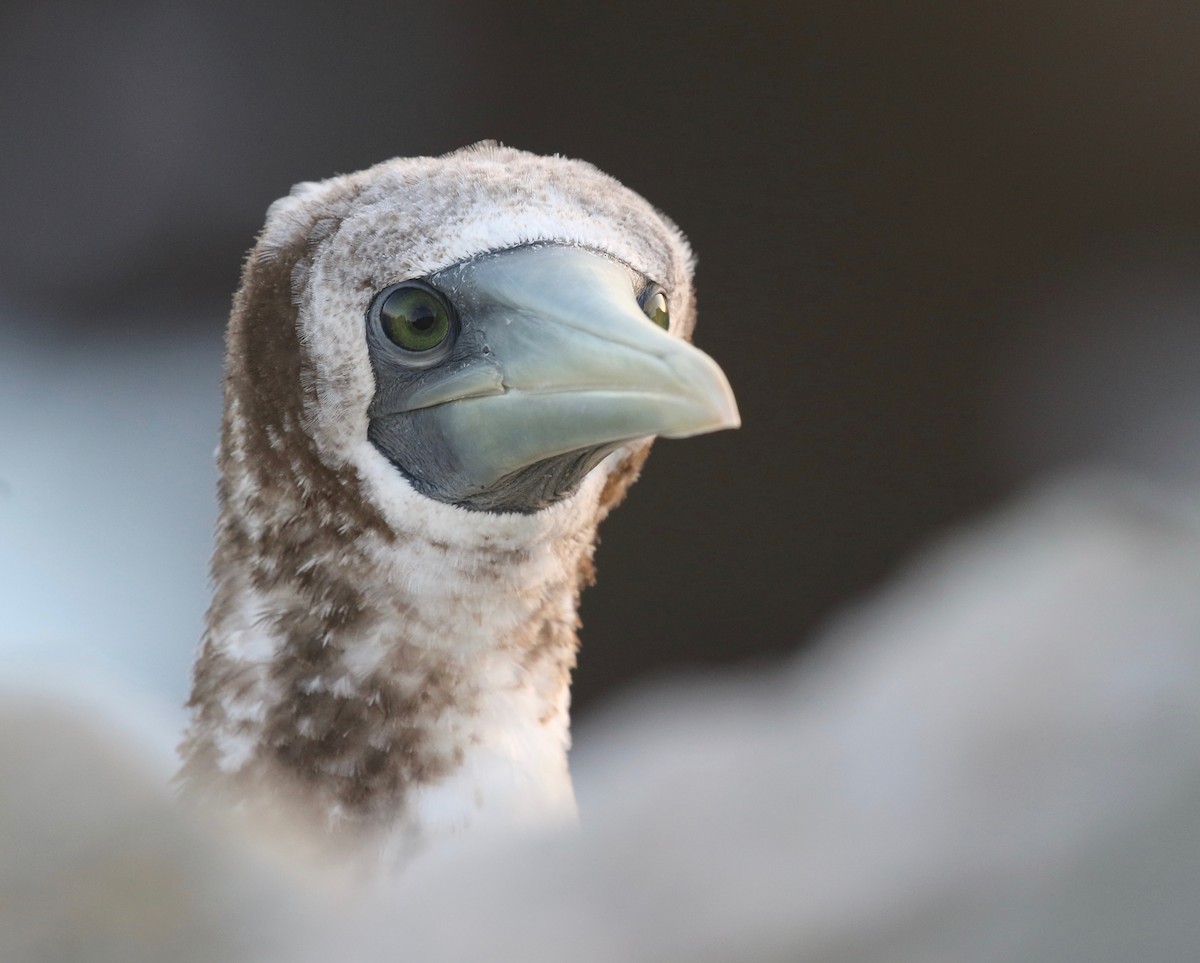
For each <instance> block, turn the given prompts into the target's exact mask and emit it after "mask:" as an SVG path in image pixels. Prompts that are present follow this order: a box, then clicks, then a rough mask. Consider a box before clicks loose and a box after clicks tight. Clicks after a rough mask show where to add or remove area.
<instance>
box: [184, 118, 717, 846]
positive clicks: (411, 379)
mask: <svg viewBox="0 0 1200 963" xmlns="http://www.w3.org/2000/svg"><path fill="white" fill-rule="evenodd" d="M693 266H694V258H693V255H692V252H691V249H690V247H689V245H688V242H687V240H686V238H685V237H684V235H683V233H682V232H681V231H680V229H679V228H678V227H677V226H676V225H675V224H674V223H673V222H672V221H671V220H670V219H668V218H667V217H666V216H665V215H664V214H662V213H660V212H659V211H658V210H656V209H655V208H654V207H653V206H651V204H649V203H648V202H647V201H646V200H644V199H643V198H642V197H641V196H639V195H638V194H636V193H635V192H633V191H632V190H630V189H628V188H626V187H624V186H623V185H622V184H620V183H619V182H618V181H616V180H615V179H613V178H612V177H610V176H608V175H606V174H604V173H602V172H601V171H600V170H599V169H597V168H596V167H594V166H592V165H591V164H589V163H586V162H584V161H580V160H574V159H569V158H565V157H562V156H558V155H555V156H539V155H535V154H531V153H528V152H524V151H521V150H517V149H515V148H511V147H506V146H501V145H500V144H498V143H495V142H491V141H485V142H482V143H479V144H475V145H472V146H470V147H467V148H463V149H461V150H458V151H455V152H453V153H450V154H446V155H443V156H440V157H416V158H396V159H393V160H389V161H385V162H383V163H381V164H378V165H376V166H374V167H371V168H369V169H367V170H364V171H360V172H358V173H354V174H349V175H342V176H336V177H333V178H330V179H328V180H324V181H321V182H305V183H301V184H298V185H297V186H296V187H294V188H293V189H292V191H291V193H290V194H289V195H288V196H287V197H284V198H282V199H281V200H279V201H277V202H275V203H274V204H273V205H272V206H271V207H270V208H269V210H268V213H267V218H266V224H265V226H264V228H263V230H262V232H261V234H260V235H259V237H258V239H257V242H256V244H255V246H254V247H253V249H252V250H251V251H250V253H249V255H248V256H247V259H246V261H245V264H244V268H243V274H242V280H241V285H240V288H239V290H238V292H237V294H236V296H235V298H234V303H233V308H232V311H231V315H230V322H229V327H228V331H227V339H226V344H227V352H226V367H225V377H224V388H223V397H224V415H223V419H222V426H221V440H220V446H219V449H218V459H217V460H218V467H219V471H220V481H219V486H218V506H219V507H218V520H217V529H216V537H215V548H214V552H213V557H212V564H211V580H212V584H213V598H212V602H211V605H210V607H209V610H208V612H207V615H206V620H205V630H204V635H203V638H202V640H201V645H200V649H199V652H198V655H197V658H196V662H195V665H194V670H193V682H192V690H191V695H190V698H189V700H188V703H187V708H188V710H189V712H190V722H189V724H188V727H187V729H186V732H185V734H184V739H183V742H182V744H181V749H180V752H181V756H182V760H183V762H182V767H181V770H180V774H179V784H180V787H181V791H182V792H183V793H184V794H185V795H186V796H188V797H190V798H193V799H196V800H199V801H201V802H202V803H216V804H219V805H225V806H230V807H233V808H234V809H240V810H249V811H254V812H257V813H265V814H267V815H273V814H275V813H280V814H284V813H286V814H287V816H288V817H289V818H298V819H300V820H301V821H304V822H306V823H311V824H312V825H313V826H314V827H316V830H317V832H318V833H319V834H322V835H323V837H325V838H328V839H331V840H334V841H336V842H337V843H339V844H345V845H346V846H347V847H348V849H350V850H354V851H358V850H359V849H363V850H366V851H369V852H371V853H374V854H376V856H374V857H372V858H379V859H381V860H382V861H383V862H385V863H386V864H388V865H403V864H404V863H405V862H406V861H407V860H408V859H410V858H411V857H412V855H413V854H415V853H416V852H418V851H420V850H422V849H423V848H424V847H426V846H428V845H430V844H431V843H432V842H433V841H435V840H438V839H445V838H447V837H453V836H457V835H459V834H462V833H464V832H465V831H466V830H468V829H470V830H472V831H476V830H478V831H481V832H482V831H483V830H484V829H489V828H490V829H504V830H509V829H536V828H539V827H543V826H558V825H562V824H564V823H570V822H571V821H572V820H573V819H574V818H575V815H576V804H575V798H574V793H573V789H572V784H571V778H570V773H569V770H568V765H567V750H568V747H569V743H570V724H569V701H570V679H571V672H572V669H573V668H574V666H575V659H576V651H577V648H578V629H579V627H580V623H579V619H578V615H577V607H578V603H579V598H580V592H581V591H582V589H583V588H584V587H585V586H587V585H589V584H590V583H591V582H592V581H594V578H595V569H594V566H593V562H592V559H593V552H594V548H595V543H596V532H597V526H598V524H599V523H600V522H601V520H602V519H603V518H604V517H605V516H606V515H607V514H608V513H609V512H610V511H611V510H612V509H613V508H614V507H615V506H616V505H617V504H618V503H619V502H620V501H621V500H622V498H623V497H624V495H625V493H626V491H627V490H628V488H629V486H630V485H631V484H632V483H633V482H634V481H635V480H636V478H637V477H638V475H639V473H640V471H641V468H642V465H643V462H644V461H645V458H646V455H647V453H648V451H649V447H650V444H651V441H652V440H653V439H654V438H655V437H659V436H662V437H672V438H677V437H688V436H691V435H696V434H700V433H704V432H710V431H715V430H719V429H725V428H734V427H737V426H738V425H739V424H740V419H739V414H738V410H737V404H736V401H735V399H734V395H733V392H732V389H731V388H730V385H729V382H728V380H727V378H726V376H725V375H724V373H723V372H722V370H721V368H720V367H719V366H718V365H717V363H716V362H715V361H713V359H712V358H710V357H709V356H708V355H706V354H704V353H703V352H702V351H700V350H699V349H698V348H696V347H694V346H693V345H692V344H691V343H690V340H691V333H692V330H693V326H694V324H695V298H694V294H693V287H692V276H693Z"/></svg>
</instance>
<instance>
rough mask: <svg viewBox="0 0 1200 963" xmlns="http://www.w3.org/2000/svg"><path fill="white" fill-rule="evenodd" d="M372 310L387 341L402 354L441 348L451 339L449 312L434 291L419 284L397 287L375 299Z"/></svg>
mask: <svg viewBox="0 0 1200 963" xmlns="http://www.w3.org/2000/svg"><path fill="white" fill-rule="evenodd" d="M372 310H373V311H376V312H377V313H378V317H379V326H380V328H381V329H382V330H383V333H384V335H386V336H387V339H388V340H389V341H391V342H392V344H394V345H396V347H398V348H402V349H403V350H405V351H412V352H414V353H421V352H425V351H432V350H433V349H434V348H437V347H440V346H441V345H442V344H444V343H445V341H446V339H447V338H448V337H449V336H450V330H451V327H452V325H451V314H450V312H451V308H450V306H449V304H447V303H446V300H445V298H443V297H442V296H441V294H439V293H438V292H437V291H434V290H432V289H431V288H428V287H426V286H425V285H422V284H416V283H408V284H397V285H395V286H394V287H392V288H385V289H384V290H383V291H381V292H380V293H379V295H378V297H376V299H375V302H374V304H373V305H372Z"/></svg>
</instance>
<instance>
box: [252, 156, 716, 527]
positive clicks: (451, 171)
mask: <svg viewBox="0 0 1200 963" xmlns="http://www.w3.org/2000/svg"><path fill="white" fill-rule="evenodd" d="M252 260H253V261H255V262H259V263H260V264H261V266H262V267H264V268H265V269H266V271H265V272H264V273H265V274H269V273H271V268H272V267H273V266H275V264H276V263H277V262H278V261H280V260H287V261H293V262H294V263H293V264H292V266H291V269H290V271H289V277H288V278H287V281H288V284H289V287H290V289H291V290H290V296H291V298H292V299H293V300H294V301H295V305H294V309H293V310H294V317H295V323H294V330H293V331H284V332H282V333H281V334H280V337H292V338H294V339H295V341H296V345H297V351H298V353H299V357H298V358H297V359H296V361H297V362H298V364H299V370H298V371H291V372H288V374H293V373H294V374H298V375H299V377H298V378H297V379H296V380H294V381H291V382H290V384H289V383H286V382H282V381H280V382H279V383H277V385H276V387H277V388H278V392H279V394H277V395H276V397H275V398H274V400H272V401H270V403H269V409H268V410H260V411H259V412H258V413H257V414H256V415H255V416H254V417H253V418H251V419H249V420H250V421H251V422H253V423H255V424H257V425H259V426H260V427H261V428H262V430H263V431H264V432H265V431H266V429H267V427H268V426H269V425H270V424H271V423H272V422H273V421H274V422H278V423H277V424H276V426H275V428H274V431H273V432H272V434H273V435H274V436H275V437H276V438H278V437H280V436H281V434H284V433H294V432H295V431H296V430H301V431H304V432H305V434H307V435H308V437H309V438H310V439H311V442H312V447H313V449H314V453H315V454H316V455H317V456H318V458H319V459H320V460H321V461H322V462H324V463H326V464H328V465H331V466H337V465H344V466H352V467H353V468H354V469H355V471H356V472H357V473H358V474H359V475H360V476H362V477H363V478H366V479H370V480H372V482H373V483H374V485H375V491H374V492H373V495H374V498H373V499H372V501H374V502H375V503H376V505H377V507H379V508H380V509H381V510H382V511H383V513H384V514H385V515H387V514H390V512H389V508H396V509H399V508H400V506H399V505H398V504H397V503H398V502H399V501H405V502H410V503H411V501H412V498H411V495H410V494H409V493H405V494H400V489H402V488H403V487H405V486H407V487H409V488H411V490H412V493H415V494H417V495H419V496H421V497H422V498H426V499H432V500H435V501H437V502H441V503H443V504H447V505H453V506H458V507H460V508H464V509H468V510H477V511H485V512H492V513H503V512H517V513H530V512H536V511H538V510H541V509H543V508H546V507H547V506H550V505H552V504H554V503H556V502H559V501H561V500H563V499H564V498H567V497H569V496H570V495H572V494H574V493H575V492H576V491H577V489H578V488H579V485H580V482H581V481H582V479H583V478H584V477H585V476H586V475H587V474H588V472H590V471H591V470H592V469H594V468H595V467H596V466H597V465H598V464H599V463H600V462H601V461H603V460H604V458H605V456H607V455H608V454H610V453H611V452H614V451H616V450H618V449H623V454H624V455H626V456H627V457H628V456H630V455H635V454H636V453H638V450H639V449H640V448H642V447H644V440H645V439H649V438H650V437H652V436H656V435H661V436H665V437H684V436H687V435H693V434H697V433H700V432H705V431H711V430H715V429H718V428H727V427H734V426H736V425H737V423H738V415H737V409H736V405H735V402H734V400H733V394H732V392H731V390H730V388H729V385H728V382H727V381H726V379H725V377H724V375H723V374H722V373H721V370H720V368H718V367H717V365H716V364H715V362H713V361H712V359H710V358H709V357H708V356H707V355H705V354H704V353H703V352H701V351H699V350H698V349H696V348H694V347H693V346H691V345H690V344H689V343H688V339H689V337H690V334H691V330H692V326H693V324H694V318H695V314H694V307H693V305H694V299H693V293H692V286H691V273H692V258H691V252H690V250H689V248H688V246H687V243H686V241H685V240H684V238H683V236H682V235H681V234H680V232H679V231H678V229H677V228H675V226H674V225H673V224H671V222H670V221H668V220H667V219H666V218H665V217H663V216H662V215H661V214H659V213H658V212H657V211H655V210H654V209H653V208H652V207H651V206H650V205H649V204H648V203H646V202H645V201H644V200H643V199H642V198H641V197H639V196H637V195H636V194H634V193H633V192H632V191H630V190H628V189H627V188H625V187H623V186H622V185H620V184H619V183H617V182H616V181H614V180H613V179H612V178H610V177H608V176H607V175H605V174H602V173H601V172H600V171H598V170H596V169H595V168H594V167H592V166H591V165H589V164H586V163H583V162H581V161H574V160H567V159H564V158H558V157H538V156H534V155H531V154H527V153H524V152H521V151H517V150H513V149H508V148H501V147H498V146H495V145H492V144H483V145H478V146H476V147H473V148H468V149H465V150H462V151H458V152H456V153H454V154H451V155H448V156H446V157H442V158H412V159H397V160H393V161H389V162H386V163H384V164H381V165H378V166H376V167H374V168H371V169H370V170H367V171H364V172H362V173H360V174H355V175H351V176H349V177H341V178H335V179H333V180H330V181H325V182H323V183H318V184H301V185H298V186H297V187H296V188H295V189H294V190H293V191H292V193H291V195H290V196H289V197H287V198H284V199H282V200H280V201H278V202H276V204H275V205H274V206H273V207H272V208H271V211H270V212H269V215H268V219H267V225H266V228H265V230H264V232H263V235H262V237H261V239H260V241H259V245H258V248H257V249H256V251H255V252H254V253H253V254H252ZM251 267H254V265H253V264H252V265H251ZM273 293H275V294H276V295H277V294H278V292H273ZM264 335H265V333H263V332H257V333H253V334H252V335H251V337H249V338H247V339H246V342H245V344H244V350H242V351H239V355H238V357H237V358H236V359H235V358H234V356H233V354H232V353H231V361H232V362H234V363H233V364H231V385H232V386H233V387H234V388H235V389H237V393H238V394H241V395H251V396H254V397H256V398H257V397H261V395H262V389H263V388H264V387H266V388H269V387H270V386H264V385H262V384H261V383H259V384H255V385H252V384H249V383H239V382H242V379H240V378H239V374H240V373H241V372H239V370H238V369H239V368H241V369H243V370H244V372H245V376H246V377H245V382H261V380H262V379H263V378H264V377H265V378H266V379H267V380H269V381H275V380H276V379H275V376H276V375H277V374H282V373H283V372H281V371H277V370H273V369H275V367H276V366H277V364H278V361H279V357H278V355H279V351H278V340H279V339H278V337H271V338H266V337H265V336H264ZM268 340H269V341H270V342H271V343H269V344H268V343H262V342H265V341H268ZM256 348H262V349H263V350H261V351H257V352H256V351H255V349H256ZM256 354H258V355H259V357H255V355H256ZM285 367H287V368H294V364H292V365H286V366H285ZM289 393H290V394H292V395H293V396H294V395H296V394H297V393H302V394H303V397H302V406H301V408H302V410H300V411H296V406H295V404H294V399H293V400H292V401H289V399H287V398H286V397H280V396H279V395H287V394H289ZM263 400H264V401H265V400H267V399H263ZM289 409H291V410H292V411H293V413H294V414H295V415H297V416H298V417H295V418H294V420H291V421H289V420H287V419H285V418H283V417H282V415H283V413H285V412H287V411H288V410H289ZM276 444H277V446H278V444H279V443H278V442H276ZM619 462H620V459H619V458H618V459H614V460H613V466H614V467H615V465H616V464H617V463H619ZM410 507H411V505H410Z"/></svg>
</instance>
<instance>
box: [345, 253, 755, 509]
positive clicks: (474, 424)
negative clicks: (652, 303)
mask: <svg viewBox="0 0 1200 963" xmlns="http://www.w3.org/2000/svg"><path fill="white" fill-rule="evenodd" d="M424 281H425V282H426V283H427V284H428V285H430V286H431V287H432V288H434V289H436V290H437V291H439V292H441V294H442V295H444V296H445V298H446V299H447V300H448V301H449V302H450V303H451V305H452V306H453V308H454V310H455V312H456V313H457V322H456V324H455V325H454V326H453V330H452V332H451V335H450V337H449V338H448V339H447V341H446V343H445V344H444V345H443V346H442V347H441V348H435V349H432V350H431V351H428V352H423V353H421V354H420V355H415V354H413V353H410V352H405V351H402V350H400V349H398V348H396V347H395V345H393V344H392V343H391V341H390V340H389V339H388V337H387V336H386V335H385V334H384V332H383V329H382V327H381V325H380V322H379V318H378V316H377V314H378V313H377V311H375V310H372V311H369V312H368V316H367V345H368V348H369V351H370V356H371V366H372V368H373V370H374V374H375V385H376V390H375V397H374V399H373V401H372V403H371V406H370V409H369V411H368V416H369V419H370V421H369V427H368V432H367V435H368V438H369V439H370V441H371V443H372V444H373V445H375V447H376V448H377V449H378V450H379V451H380V452H381V453H382V454H383V455H384V456H385V457H387V458H388V459H389V460H390V461H391V462H392V464H394V465H395V466H396V467H397V468H398V469H399V470H400V471H402V472H403V473H404V474H405V475H406V476H407V477H408V478H409V479H410V480H411V481H412V483H413V485H414V486H415V487H416V488H417V490H419V491H420V492H422V493H423V494H425V495H427V496H428V497H430V498H434V499H437V500H438V501H442V502H448V503H450V504H454V505H461V506H462V507H464V508H470V509H476V510H480V511H490V512H522V513H529V512H535V511H538V510H539V509H541V508H544V507H546V506H547V505H550V504H553V503H554V502H556V501H558V500H560V499H562V498H565V497H566V496H567V495H569V494H571V492H573V491H574V490H575V488H576V487H577V486H578V485H579V482H580V481H581V480H582V479H583V477H584V476H585V475H586V474H587V473H588V472H589V471H591V470H592V468H594V467H595V466H596V465H597V464H599V462H600V461H601V459H603V458H604V456H605V455H607V454H608V453H609V452H611V451H612V450H613V449H615V448H617V447H619V446H620V445H621V444H624V443H625V442H628V441H632V440H634V439H637V438H644V437H648V436H651V435H663V436H665V437H670V438H682V437H686V436H688V435H695V434H700V433H703V432H706V431H714V430H717V429H718V428H731V427H736V426H737V424H738V423H739V420H738V414H737V406H736V403H735V402H734V399H733V393H732V391H731V389H730V387H729V383H728V381H726V379H725V376H724V374H723V373H722V372H721V369H720V368H719V367H717V364H716V362H714V361H713V360H712V359H711V358H709V357H708V355H706V354H704V353H703V352H702V351H700V350H699V349H697V348H694V347H692V346H691V345H690V344H687V343H686V342H684V341H682V340H681V339H679V338H676V337H674V336H672V335H670V334H668V333H667V332H665V331H663V330H662V329H661V328H659V327H658V326H656V325H655V324H654V323H652V322H651V321H650V320H649V319H648V318H647V317H646V315H645V314H644V313H643V312H642V309H641V307H640V305H639V304H638V294H639V293H640V292H641V291H642V290H643V289H644V288H645V287H646V286H647V284H648V283H649V282H648V280H647V279H645V278H642V277H641V276H640V275H636V273H635V272H633V271H631V269H630V268H628V267H627V266H625V265H624V264H621V263H619V262H617V261H615V260H613V259H611V258H608V257H606V256H604V255H601V254H597V253H595V252H592V251H587V250H583V249H580V248H574V247H567V246H563V245H555V244H545V245H530V246H525V247H519V248H513V249H511V250H507V251H501V252H499V253H495V254H488V255H484V256H481V257H478V258H473V259H471V260H469V261H464V262H462V263H460V264H456V265H453V266H452V267H449V268H447V269H445V270H443V271H439V272H438V273H437V274H434V275H432V276H430V277H428V278H425V279H424ZM668 297H669V292H668Z"/></svg>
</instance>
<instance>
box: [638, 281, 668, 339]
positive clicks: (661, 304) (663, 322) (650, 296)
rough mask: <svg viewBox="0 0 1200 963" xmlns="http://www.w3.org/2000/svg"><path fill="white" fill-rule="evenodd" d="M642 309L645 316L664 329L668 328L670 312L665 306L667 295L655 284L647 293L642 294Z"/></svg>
mask: <svg viewBox="0 0 1200 963" xmlns="http://www.w3.org/2000/svg"><path fill="white" fill-rule="evenodd" d="M642 310H643V311H644V312H645V314H646V317H648V318H649V319H650V320H651V321H653V322H654V323H655V324H657V325H658V326H659V327H660V328H662V329H663V330H664V331H667V330H669V329H670V327H671V313H670V310H669V309H668V307H667V295H666V294H665V293H664V292H663V290H662V289H661V288H659V287H657V285H656V286H654V287H652V288H651V289H650V291H649V292H648V293H647V295H644V296H643V300H642Z"/></svg>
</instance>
